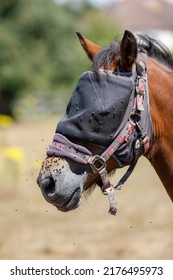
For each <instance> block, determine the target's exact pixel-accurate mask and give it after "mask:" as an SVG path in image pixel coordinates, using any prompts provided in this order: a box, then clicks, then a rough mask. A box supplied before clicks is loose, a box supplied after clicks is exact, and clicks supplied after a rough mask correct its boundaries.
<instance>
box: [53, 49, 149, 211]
mask: <svg viewBox="0 0 173 280" xmlns="http://www.w3.org/2000/svg"><path fill="white" fill-rule="evenodd" d="M133 76H134V79H135V97H134V101H133V109H132V111H131V112H130V114H129V115H128V118H127V121H126V122H125V123H124V125H123V127H121V130H120V131H119V133H118V135H117V136H116V137H115V138H114V140H113V141H112V143H111V144H110V145H109V146H108V147H107V148H104V152H103V153H102V154H101V155H92V154H91V152H90V151H89V150H88V149H86V148H85V147H83V146H80V145H76V144H74V143H72V142H71V141H69V140H68V139H67V138H66V137H65V136H63V135H62V134H59V133H57V134H55V136H54V140H53V143H52V145H50V146H49V148H48V151H47V155H48V156H62V157H67V158H71V159H73V160H74V161H77V162H81V163H84V164H89V165H90V166H91V169H92V171H93V173H97V174H99V176H100V178H101V186H100V187H101V189H102V192H103V193H104V194H107V195H108V199H109V204H110V209H109V213H110V214H112V215H115V214H116V212H117V202H116V197H115V191H114V190H115V189H121V187H122V186H123V184H124V183H125V182H126V180H127V179H128V177H129V176H130V174H131V173H132V171H133V169H134V167H135V165H136V163H137V161H138V159H139V157H140V156H141V155H143V154H145V153H146V152H147V151H148V149H149V145H150V140H151V138H152V131H150V132H148V130H149V128H150V130H152V124H151V118H150V113H149V94H148V81H147V69H146V54H144V53H142V54H141V53H140V56H139V58H138V61H137V63H136V65H135V67H134V69H133ZM146 104H147V105H146ZM146 108H147V111H148V112H145V113H146V119H147V125H146V126H147V127H141V123H142V118H143V113H144V111H146ZM142 125H144V126H145V124H142ZM147 132H148V133H149V135H147ZM134 135H135V136H134ZM132 136H134V137H133V138H134V141H133V145H132V146H133V147H132V148H133V152H134V156H133V160H132V162H131V163H130V166H129V168H128V170H127V171H126V173H125V175H124V176H123V177H122V179H121V180H120V181H119V183H118V184H117V185H116V186H115V187H114V186H113V185H112V184H111V183H110V180H109V175H108V173H107V169H106V162H107V161H108V159H109V158H110V157H113V158H114V157H115V154H116V151H117V150H118V149H119V148H121V147H122V146H123V145H124V146H125V149H127V145H126V144H128V142H129V139H130V138H131V137H132ZM114 159H115V161H116V163H118V156H117V157H115V158H114ZM125 165H127V164H119V167H123V166H125Z"/></svg>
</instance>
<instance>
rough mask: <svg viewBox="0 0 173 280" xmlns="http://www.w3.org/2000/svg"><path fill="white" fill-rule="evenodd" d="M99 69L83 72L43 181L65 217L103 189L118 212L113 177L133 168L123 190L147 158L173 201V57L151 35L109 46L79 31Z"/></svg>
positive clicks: (45, 166) (127, 36)
mask: <svg viewBox="0 0 173 280" xmlns="http://www.w3.org/2000/svg"><path fill="white" fill-rule="evenodd" d="M77 35H78V38H79V41H80V43H81V45H82V47H83V49H84V51H85V52H86V54H87V56H88V58H89V59H90V61H91V62H92V64H93V69H92V71H87V72H85V73H84V74H83V75H82V76H81V78H80V79H79V82H78V84H77V87H76V89H75V91H74V93H73V95H72V97H71V99H70V101H69V104H68V106H67V109H66V113H65V115H64V117H63V118H62V120H61V121H60V122H59V124H58V126H57V128H56V134H55V136H54V138H53V142H52V144H51V145H50V147H49V148H48V152H47V158H46V159H45V160H44V161H43V163H42V167H41V170H40V173H39V176H38V179H37V183H38V185H39V187H40V189H41V192H42V194H43V196H44V198H45V199H46V201H47V202H49V203H51V204H53V205H54V206H55V207H56V208H57V209H58V210H60V211H63V212H67V211H69V210H72V209H75V208H77V207H78V206H79V204H80V202H81V197H82V193H83V192H84V191H86V190H88V189H91V187H92V186H93V185H94V186H95V185H99V186H100V187H101V189H102V191H103V193H105V194H108V197H109V201H110V213H111V214H114V215H115V214H116V211H117V209H116V197H115V192H114V187H113V185H112V184H111V183H110V181H109V174H110V173H111V172H112V171H115V170H116V169H117V168H120V167H123V166H126V165H129V166H130V167H129V169H128V171H127V172H126V174H125V175H124V176H123V178H122V180H121V182H120V183H119V184H118V185H117V186H116V188H120V187H121V185H122V184H123V183H124V182H125V181H126V179H127V178H128V176H129V175H130V173H131V172H132V170H133V169H134V167H135V164H136V162H137V159H138V158H139V156H141V155H144V156H145V157H146V158H147V159H148V160H149V161H150V163H151V164H152V166H153V167H154V169H155V171H156V173H157V174H158V176H159V178H160V180H161V182H162V183H163V185H164V187H165V189H166V191H167V193H168V195H169V197H170V199H171V200H172V201H173V129H172V125H173V57H172V55H171V52H170V51H169V50H168V49H167V47H166V46H165V45H164V44H162V43H161V42H159V41H157V40H155V39H153V38H150V37H148V36H147V35H138V36H134V35H133V33H131V32H130V31H128V30H126V31H125V32H124V35H123V37H122V40H121V41H120V42H117V41H114V42H112V43H111V44H110V45H109V46H107V47H104V48H102V47H101V46H99V45H97V44H95V43H93V42H91V41H90V40H88V39H87V38H85V37H84V36H83V35H81V34H80V33H78V32H77Z"/></svg>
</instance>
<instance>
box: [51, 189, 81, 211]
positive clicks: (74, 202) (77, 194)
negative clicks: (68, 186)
mask: <svg viewBox="0 0 173 280" xmlns="http://www.w3.org/2000/svg"><path fill="white" fill-rule="evenodd" d="M81 194H82V193H81V190H80V188H76V189H75V191H74V192H73V193H72V194H71V196H70V197H69V198H67V201H66V202H65V203H64V204H63V205H61V206H59V205H56V203H55V204H54V206H55V207H56V208H57V210H59V211H61V212H68V211H71V210H74V209H76V208H78V206H79V205H80V203H81Z"/></svg>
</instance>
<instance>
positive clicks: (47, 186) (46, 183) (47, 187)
mask: <svg viewBox="0 0 173 280" xmlns="http://www.w3.org/2000/svg"><path fill="white" fill-rule="evenodd" d="M41 187H42V189H43V190H44V192H45V193H46V194H47V195H48V194H51V193H55V182H54V180H53V178H52V177H46V178H44V179H42V181H41Z"/></svg>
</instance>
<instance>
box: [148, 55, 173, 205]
mask: <svg viewBox="0 0 173 280" xmlns="http://www.w3.org/2000/svg"><path fill="white" fill-rule="evenodd" d="M148 80H149V94H150V111H151V119H152V124H153V132H154V137H153V142H152V146H151V149H150V152H149V153H148V155H147V158H148V159H149V161H150V162H151V164H152V165H153V167H154V169H155V171H156V172H157V174H158V176H159V177H160V180H161V181H162V183H163V185H164V187H165V189H166V191H167V193H168V195H169V196H170V198H171V200H172V201H173V129H172V124H173V123H172V120H173V72H172V73H171V71H169V70H168V68H166V67H164V66H162V65H161V64H159V63H158V62H156V61H154V60H152V59H148Z"/></svg>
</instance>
